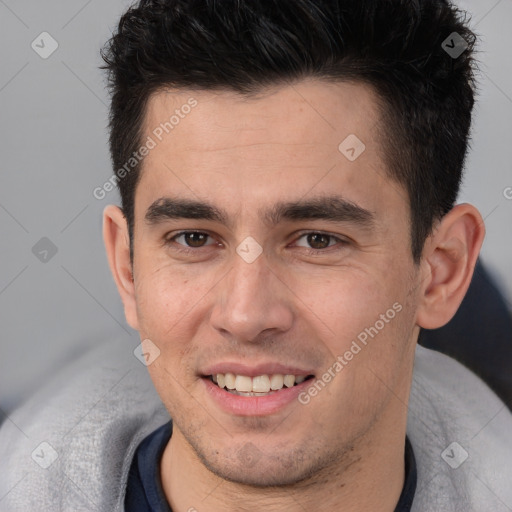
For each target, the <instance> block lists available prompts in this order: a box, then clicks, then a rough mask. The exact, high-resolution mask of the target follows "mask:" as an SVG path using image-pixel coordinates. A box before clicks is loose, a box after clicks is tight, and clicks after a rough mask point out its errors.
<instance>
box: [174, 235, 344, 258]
mask: <svg viewBox="0 0 512 512" xmlns="http://www.w3.org/2000/svg"><path fill="white" fill-rule="evenodd" d="M190 233H198V234H201V235H206V236H208V237H211V235H210V234H208V233H206V232H205V231H194V230H190V231H180V232H179V233H176V234H175V235H173V236H172V237H170V238H166V239H165V245H167V246H170V245H171V244H178V245H179V246H180V247H179V248H177V247H175V246H174V247H173V249H174V250H175V251H178V252H180V253H184V254H192V253H197V251H198V250H200V249H204V248H205V247H208V246H203V247H196V248H192V247H187V246H185V245H183V244H180V243H178V242H175V240H176V238H178V237H180V236H182V235H187V234H190ZM308 235H323V236H327V237H329V238H330V239H333V240H336V241H337V242H338V244H339V245H341V246H342V247H343V246H346V245H348V244H349V241H348V240H345V239H343V238H340V237H338V236H335V235H331V234H330V233H324V232H322V231H306V232H303V233H301V234H300V235H299V237H298V238H297V239H296V241H297V240H300V239H301V238H303V237H307V236H308ZM212 245H214V244H212ZM332 247H335V245H332V246H327V247H326V248H325V249H313V248H309V247H301V249H303V250H305V251H306V253H307V254H308V255H312V256H318V255H320V254H326V253H327V252H330V251H329V249H332Z"/></svg>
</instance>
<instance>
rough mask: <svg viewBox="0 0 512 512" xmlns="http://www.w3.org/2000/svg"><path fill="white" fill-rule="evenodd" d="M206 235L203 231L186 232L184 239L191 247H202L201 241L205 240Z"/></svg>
mask: <svg viewBox="0 0 512 512" xmlns="http://www.w3.org/2000/svg"><path fill="white" fill-rule="evenodd" d="M206 237H207V235H206V234H205V233H196V232H193V233H186V234H185V240H186V242H187V244H188V245H189V246H191V247H202V245H203V243H204V242H205V241H206Z"/></svg>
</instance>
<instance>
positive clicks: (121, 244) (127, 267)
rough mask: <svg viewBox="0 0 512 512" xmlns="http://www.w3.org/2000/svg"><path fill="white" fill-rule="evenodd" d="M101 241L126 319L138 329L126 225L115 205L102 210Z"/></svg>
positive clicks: (120, 211)
mask: <svg viewBox="0 0 512 512" xmlns="http://www.w3.org/2000/svg"><path fill="white" fill-rule="evenodd" d="M103 242H104V243H105V249H106V251H107V257H108V264H109V266H110V271H111V272H112V276H113V277H114V281H115V283H116V286H117V289H118V291H119V295H121V300H122V301H123V305H124V314H125V317H126V321H127V322H128V324H129V325H130V327H132V328H133V329H135V330H138V320H137V308H136V302H135V285H134V282H133V269H132V264H131V261H130V239H129V234H128V225H127V223H126V218H125V216H124V214H123V212H122V210H121V209H120V208H119V207H117V206H114V205H108V206H107V207H106V208H105V209H104V210H103Z"/></svg>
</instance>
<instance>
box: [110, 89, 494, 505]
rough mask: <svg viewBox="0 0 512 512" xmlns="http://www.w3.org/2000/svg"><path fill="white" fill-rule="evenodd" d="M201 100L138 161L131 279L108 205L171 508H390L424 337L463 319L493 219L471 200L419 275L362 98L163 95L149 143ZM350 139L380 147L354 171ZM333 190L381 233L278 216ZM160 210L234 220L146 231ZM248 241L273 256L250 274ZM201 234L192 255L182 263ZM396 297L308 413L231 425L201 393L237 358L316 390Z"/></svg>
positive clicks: (177, 222) (123, 232) (334, 92)
mask: <svg viewBox="0 0 512 512" xmlns="http://www.w3.org/2000/svg"><path fill="white" fill-rule="evenodd" d="M190 97H193V98H195V99H196V100H197V102H198V103H197V106H196V107H194V109H193V110H192V111H191V113H190V114H188V115H187V116H186V117H185V118H184V119H181V120H180V123H179V125H177V126H175V128H174V130H173V131H172V132H171V133H170V134H169V135H167V136H166V137H164V138H163V139H162V141H161V142H159V144H158V145H157V146H156V147H155V148H154V149H152V150H151V151H150V153H149V155H148V156H146V158H145V160H144V162H143V172H142V176H141V181H140V183H139V185H138V188H137V191H136V195H135V230H134V240H133V242H134V260H133V267H132V264H131V262H130V257H129V239H128V231H127V226H126V222H125V219H124V216H123V215H122V212H121V211H120V210H119V208H118V207H116V206H112V205H111V206H108V207H107V208H106V209H105V212H104V240H105V245H106V249H107V253H108V257H109V263H110V266H111V269H112V273H113V276H114V279H115V281H116V284H117V286H118V289H119V292H120V295H121V298H122V300H123V303H124V308H125V314H126V318H127V321H128V323H129V324H130V325H131V326H132V327H133V328H134V329H136V330H138V331H139V333H140V337H141V340H144V339H150V340H151V341H152V342H153V343H154V344H155V345H156V346H157V347H158V348H159V350H160V356H159V357H158V358H157V359H156V360H155V361H154V362H153V363H152V364H151V365H149V366H148V370H149V372H150V375H151V378H152V380H153V382H154V385H155V388H156V390H157V392H158V393H159V395H160V397H161V399H162V401H163V403H164V404H165V406H166V408H167V409H168V411H169V413H170V415H171V417H172V418H173V422H174V431H173V435H172V437H171V440H170V441H169V443H168V445H167V447H166V449H165V451H164V455H163V458H162V461H161V464H160V468H161V476H162V483H163V488H164V492H165V494H166V497H167V499H168V501H169V503H170V505H171V507H172V509H173V510H175V511H187V510H190V509H196V510H198V511H199V512H203V511H204V512H208V511H217V510H226V511H235V510H236V511H240V510H255V509H257V508H258V509H261V508H263V507H265V510H270V511H274V510H275V511H277V510H279V511H283V510H290V511H303V510H311V509H314V510H318V509H320V507H322V508H324V507H327V506H332V507H333V509H335V510H344V511H356V510H357V511H359V512H360V511H366V510H368V511H371V510H381V511H393V510H394V508H395V506H396V503H397V501H398V498H399V496H400V493H401V490H402V487H403V482H404V440H405V432H406V420H407V401H408V396H409V390H410V384H411V377H412V367H413V361H414V349H415V344H416V341H417V337H418V333H419V328H420V326H422V327H426V328H435V327H440V326H442V325H444V324H445V323H446V322H448V321H449V320H450V318H451V317H452V316H453V315H454V314H455V312H456V310H457V308H458V306H459V305H460V302H461V301H462V298H463V296H464V294H465V293H466V290H467V288H468V286H469V283H470V280H471V276H472V273H473V269H474V265H475V262H476V258H477V256H478V252H479V249H480V246H481V244H482V240H483V237H484V227H483V221H482V218H481V216H480V214H479V213H478V211H477V210H476V209H475V208H474V207H473V206H471V205H458V206H456V207H455V208H454V209H453V210H452V211H451V212H449V213H448V214H447V215H446V216H445V217H444V218H443V219H442V220H441V221H440V222H438V223H436V226H435V229H434V231H433V234H432V235H431V236H430V237H429V239H428V240H427V241H426V244H425V248H424V251H423V255H422V259H421V262H420V264H419V265H417V264H415V263H414V262H413V259H412V254H411V248H410V247H411V243H410V220H409V218H410V216H409V207H408V201H407V195H406V192H405V190H404V188H403V187H402V186H401V185H399V184H398V183H396V182H395V181H393V180H391V179H390V178H389V177H388V176H387V174H386V165H385V163H384V160H383V157H382V144H381V142H380V140H379V133H380V132H379V112H378V108H377V102H376V97H375V95H374V92H373V91H372V89H371V88H369V87H367V86H364V85H362V84H357V83H339V84H327V83H325V82H321V81H315V80H305V81H302V82H300V83H297V84H294V85H293V86H291V85H287V86H282V87H279V88H275V89H272V90H268V91H266V92H265V93H264V94H260V95H259V96H257V97H253V98H243V97H241V96H239V95H237V94H235V93H233V92H227V91H223V92H211V91H210V92H207V91H193V92H192V91H184V90H180V91H165V92H164V91H162V92H158V93H156V94H154V95H153V96H152V97H151V99H150V101H149V104H148V109H147V113H146V114H147V115H146V119H145V135H144V140H145V139H146V137H147V136H148V135H151V133H152V130H154V128H155V127H157V126H158V125H159V124H160V123H161V122H163V121H165V120H166V119H168V118H169V115H170V114H172V113H173V112H174V111H175V109H176V108H179V107H180V105H183V104H185V103H186V102H187V100H188V99H189V98H190ZM349 134H356V135H357V137H358V138H359V139H360V140H361V141H363V142H364V144H365V146H366V149H365V151H364V152H363V153H362V154H361V155H360V156H359V157H358V158H357V159H356V160H355V161H353V162H351V161H349V160H348V159H347V158H346V157H345V156H344V155H343V154H342V153H341V152H340V151H339V150H338V145H339V144H340V142H342V141H343V140H344V139H345V138H346V137H347V136H348V135H349ZM333 195H336V196H339V197H342V198H343V199H344V200H347V201H349V202H351V203H353V204H356V205H358V206H359V207H361V208H364V209H365V210H367V211H368V212H370V213H371V215H372V219H373V222H372V223H371V226H368V225H362V224H361V223H358V222H356V221H354V220H353V219H352V220H350V219H348V220H345V221H339V220H338V221H332V220H326V219H306V220H289V219H282V220H281V221H280V222H278V223H277V224H275V225H270V224H268V223H266V222H265V216H264V214H263V212H265V211H266V210H267V209H269V208H271V207H272V206H273V205H274V204H276V203H278V202H283V201H284V202H286V201H297V200H307V199H312V198H322V197H323V198H325V197H327V196H333ZM162 197H174V198H187V199H192V200H197V201H206V202H208V203H209V204H211V205H214V206H215V207H217V208H218V209H222V210H224V211H225V213H226V216H227V223H224V222H219V221H216V220H205V219H183V218H181V219H166V220H162V221H161V222H156V223H149V222H147V221H146V220H145V215H146V211H147V209H148V208H149V207H150V205H151V204H152V203H153V202H154V201H155V200H157V199H159V198H162ZM185 230H198V231H201V232H203V233H206V234H207V235H209V237H203V238H202V240H203V242H204V245H203V246H200V244H196V246H193V247H190V239H185V238H184V237H183V236H182V237H181V238H174V239H173V240H171V238H172V237H173V236H175V235H177V234H178V233H179V232H180V231H185ZM318 232H320V233H323V234H327V235H331V237H327V238H322V237H320V238H315V239H314V240H313V242H314V241H316V242H318V240H320V242H322V243H323V245H322V244H319V245H318V243H317V244H316V245H311V240H312V239H311V238H308V237H307V234H308V233H318ZM248 236H251V237H253V238H254V239H255V240H256V241H257V242H258V244H259V245H260V246H261V247H262V249H263V252H262V254H261V255H260V256H259V257H258V258H257V259H256V260H255V261H253V262H252V263H248V262H247V261H245V260H244V259H242V258H241V257H240V256H239V254H237V252H236V248H237V246H238V245H239V244H240V243H241V242H242V241H243V240H244V239H245V238H246V237H248ZM166 240H167V241H168V242H167V243H166ZM187 240H188V242H189V245H188V248H189V249H190V250H191V252H190V253H184V252H179V250H178V249H179V248H181V249H184V248H187ZM312 248H314V249H317V253H316V254H315V255H311V254H310V253H308V250H310V249H312ZM396 303H398V304H399V305H400V306H401V307H402V308H401V311H400V312H399V313H397V314H396V316H395V317H394V318H393V319H392V320H390V321H389V322H388V323H386V324H385V327H384V328H382V329H381V330H380V331H379V332H378V335H377V336H375V338H374V339H370V340H369V342H368V344H367V346H365V347H364V350H361V351H360V352H359V353H358V354H357V355H355V356H354V358H353V359H352V360H351V361H350V362H349V363H348V364H347V365H346V366H345V367H344V368H343V370H342V371H340V372H338V373H336V376H335V377H334V378H333V379H332V380H331V381H330V382H329V383H328V385H327V386H326V387H325V388H324V389H322V391H320V392H319V393H318V394H317V395H316V396H314V397H313V398H311V401H310V402H309V403H308V404H307V405H303V404H301V403H300V402H299V401H298V400H294V401H293V402H291V403H290V404H288V405H286V406H285V407H284V408H283V409H281V410H279V411H277V412H276V413H273V414H269V415H263V416H249V417H247V416H240V415H236V414H228V413H226V412H225V411H223V410H221V409H220V408H219V406H218V405H217V404H216V403H215V402H214V401H213V400H212V399H211V397H210V396H209V395H208V394H207V393H206V392H205V386H204V382H203V381H202V380H201V376H200V372H201V370H202V369H204V368H205V367H206V365H208V364H210V363H219V362H223V361H230V362H233V361H235V362H240V363H243V364H246V365H249V366H251V365H254V364H257V363H261V362H269V361H276V362H280V363H284V364H290V365H293V366H296V367H299V368H307V369H308V370H312V373H314V375H315V377H316V378H318V377H321V376H322V374H323V373H324V372H326V371H327V370H328V368H330V367H332V365H333V364H334V363H335V361H336V358H337V356H339V355H343V354H344V353H345V352H346V351H347V350H349V348H350V346H351V343H352V341H353V340H355V339H356V337H357V335H358V334H359V333H361V332H362V331H364V329H365V328H368V327H370V326H374V325H375V324H376V321H377V320H379V318H380V315H382V314H385V313H386V311H387V310H389V309H390V308H392V305H393V304H396Z"/></svg>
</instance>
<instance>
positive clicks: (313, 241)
mask: <svg viewBox="0 0 512 512" xmlns="http://www.w3.org/2000/svg"><path fill="white" fill-rule="evenodd" d="M329 238H330V237H329V235H324V234H322V233H311V234H309V235H308V244H309V245H311V247H313V249H325V248H326V247H328V246H329Z"/></svg>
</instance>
